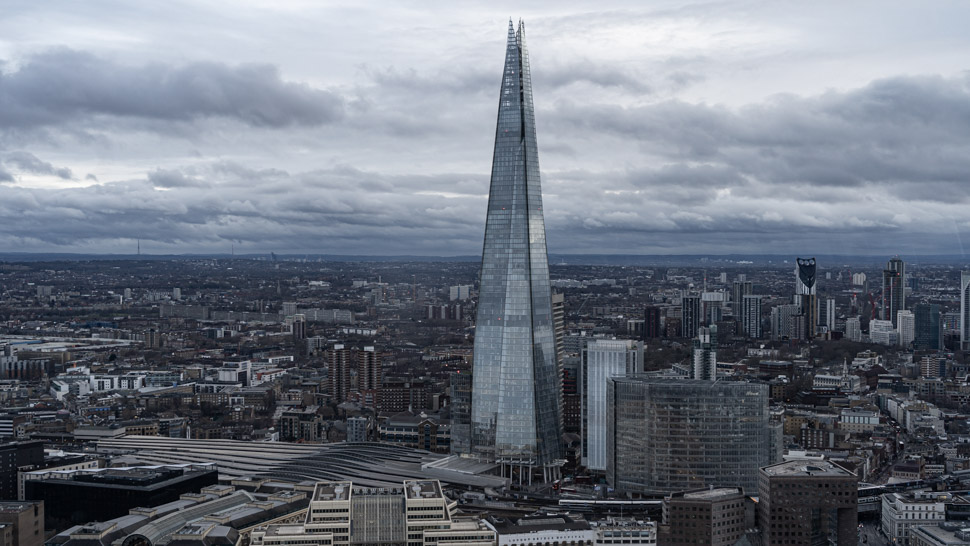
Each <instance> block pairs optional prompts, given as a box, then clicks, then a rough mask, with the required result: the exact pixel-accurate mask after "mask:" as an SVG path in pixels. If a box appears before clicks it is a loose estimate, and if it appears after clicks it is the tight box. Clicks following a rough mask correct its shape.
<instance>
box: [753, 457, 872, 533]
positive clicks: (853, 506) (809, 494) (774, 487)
mask: <svg viewBox="0 0 970 546" xmlns="http://www.w3.org/2000/svg"><path fill="white" fill-rule="evenodd" d="M857 487H858V478H857V477H856V475H855V474H853V473H852V472H849V471H848V470H846V469H844V468H842V467H840V466H838V465H835V464H833V463H830V462H828V461H800V460H793V461H786V462H783V463H778V464H774V465H771V466H766V467H764V468H762V469H761V472H760V479H759V481H758V520H759V521H760V522H761V523H760V525H761V530H762V534H761V536H762V544H764V546H775V545H779V544H785V545H802V544H804V545H806V546H809V545H814V544H820V543H821V544H824V543H826V541H827V543H828V544H836V545H839V546H849V545H855V544H856V542H857V541H858V529H857V523H858V510H859V507H858V496H859V495H858V490H857Z"/></svg>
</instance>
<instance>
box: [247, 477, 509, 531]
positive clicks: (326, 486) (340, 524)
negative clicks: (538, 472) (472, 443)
mask: <svg viewBox="0 0 970 546" xmlns="http://www.w3.org/2000/svg"><path fill="white" fill-rule="evenodd" d="M456 508H457V502H455V501H451V500H449V499H448V498H447V497H445V495H444V493H443V492H442V490H441V484H440V483H438V482H437V481H436V480H413V481H406V482H404V483H403V485H402V486H401V487H396V488H369V487H355V486H354V485H353V483H351V482H319V483H317V484H316V486H315V487H314V490H313V496H312V497H311V499H310V506H309V509H308V510H307V513H306V519H305V521H304V522H303V524H287V525H268V526H266V527H264V528H260V529H257V530H255V531H253V533H252V545H253V546H307V545H314V544H316V545H320V546H324V545H326V546H330V545H332V546H350V545H363V544H405V545H407V546H433V545H437V544H468V545H480V546H489V545H494V544H496V540H495V532H494V531H493V530H492V529H489V528H487V527H486V526H484V525H482V524H480V523H478V522H477V521H475V520H467V521H459V520H456V519H455V517H454V516H455V512H456Z"/></svg>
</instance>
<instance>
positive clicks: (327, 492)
mask: <svg viewBox="0 0 970 546" xmlns="http://www.w3.org/2000/svg"><path fill="white" fill-rule="evenodd" d="M352 488H353V484H352V483H351V482H320V483H318V484H317V485H316V487H315V488H314V490H313V500H314V502H316V501H345V500H349V499H350V491H351V489H352Z"/></svg>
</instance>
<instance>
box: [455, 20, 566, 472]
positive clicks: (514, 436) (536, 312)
mask: <svg viewBox="0 0 970 546" xmlns="http://www.w3.org/2000/svg"><path fill="white" fill-rule="evenodd" d="M536 146H537V145H536V129H535V113H534V109H533V104H532V81H531V77H530V72H529V56H528V53H527V52H526V48H525V25H524V24H523V23H522V22H519V28H518V32H516V30H515V28H514V27H513V25H512V23H511V21H510V22H509V36H508V46H507V48H506V52H505V72H504V75H503V77H502V90H501V93H500V95H499V106H498V126H497V128H496V131H495V152H494V155H493V156H492V179H491V185H490V188H489V196H488V213H487V217H486V221H485V247H484V251H483V252H482V271H481V282H480V290H479V299H478V318H477V322H476V328H475V356H474V367H473V379H472V382H473V386H472V410H471V447H472V453H473V454H474V455H475V456H477V457H479V458H482V459H484V460H488V461H492V462H496V463H500V464H502V465H503V467H505V466H508V467H515V466H520V467H523V468H524V467H532V468H535V467H544V468H549V467H551V466H553V465H555V464H556V461H558V460H559V459H560V457H561V447H560V440H561V430H562V428H561V417H560V408H559V389H560V378H559V376H558V374H557V373H556V341H555V334H554V329H553V318H552V297H551V293H550V290H549V264H548V257H547V255H546V232H545V225H544V223H543V220H542V192H541V188H540V185H539V154H538V152H537V150H536ZM519 476H520V479H522V478H521V476H522V473H521V472H520V474H519ZM529 476H531V471H530V473H529Z"/></svg>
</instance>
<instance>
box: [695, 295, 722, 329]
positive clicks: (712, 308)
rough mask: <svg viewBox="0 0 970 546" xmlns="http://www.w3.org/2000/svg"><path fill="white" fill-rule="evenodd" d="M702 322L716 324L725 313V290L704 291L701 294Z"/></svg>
mask: <svg viewBox="0 0 970 546" xmlns="http://www.w3.org/2000/svg"><path fill="white" fill-rule="evenodd" d="M701 312H702V313H703V315H702V316H701V323H702V324H706V325H711V324H716V323H718V322H720V321H721V318H722V315H723V314H724V292H704V293H702V294H701Z"/></svg>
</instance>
